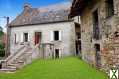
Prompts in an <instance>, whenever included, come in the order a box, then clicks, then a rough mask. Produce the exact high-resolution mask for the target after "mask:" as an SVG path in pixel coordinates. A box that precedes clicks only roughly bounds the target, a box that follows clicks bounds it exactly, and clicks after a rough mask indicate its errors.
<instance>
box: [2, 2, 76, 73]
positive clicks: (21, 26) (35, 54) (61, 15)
mask: <svg viewBox="0 0 119 79" xmlns="http://www.w3.org/2000/svg"><path fill="white" fill-rule="evenodd" d="M49 8H50V7H48V8H46V7H45V8H32V7H31V5H29V4H25V5H24V10H23V12H22V13H21V14H20V15H18V16H17V17H16V18H15V19H14V20H13V21H12V22H11V23H10V24H9V39H10V41H9V42H10V43H9V44H10V48H9V50H8V51H9V52H10V56H8V58H6V59H5V60H4V61H1V63H2V71H15V70H16V69H19V68H21V67H22V66H24V65H25V64H29V63H31V62H32V60H33V59H36V58H45V59H49V58H51V59H52V58H61V57H66V56H74V55H75V51H76V50H75V27H74V21H73V20H72V19H69V18H68V16H69V13H70V10H69V9H70V8H69V7H63V5H62V6H61V7H58V8H57V9H54V8H53V7H52V8H50V9H49Z"/></svg>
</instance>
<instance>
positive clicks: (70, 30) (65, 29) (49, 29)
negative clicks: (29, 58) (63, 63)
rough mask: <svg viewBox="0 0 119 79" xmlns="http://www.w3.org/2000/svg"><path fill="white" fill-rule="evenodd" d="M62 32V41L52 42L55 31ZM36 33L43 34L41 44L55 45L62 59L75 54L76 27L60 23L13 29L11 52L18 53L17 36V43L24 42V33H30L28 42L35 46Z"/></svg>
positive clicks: (71, 24) (72, 24) (67, 23)
mask: <svg viewBox="0 0 119 79" xmlns="http://www.w3.org/2000/svg"><path fill="white" fill-rule="evenodd" d="M57 30H59V31H61V40H59V41H54V40H52V38H53V37H52V34H51V33H53V31H57ZM35 32H41V34H42V35H41V36H42V37H41V43H51V44H54V47H55V49H59V50H60V51H61V53H60V57H63V56H70V55H74V54H75V27H74V23H73V22H60V23H49V24H39V25H29V26H20V27H12V28H11V36H10V45H11V46H10V52H11V53H14V52H15V51H16V49H17V48H18V47H17V44H15V43H14V41H15V36H14V35H15V34H16V40H17V43H20V42H23V33H28V41H29V42H30V43H32V44H34V37H35Z"/></svg>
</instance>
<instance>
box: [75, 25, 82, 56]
mask: <svg viewBox="0 0 119 79" xmlns="http://www.w3.org/2000/svg"><path fill="white" fill-rule="evenodd" d="M75 31H76V40H75V41H76V56H80V57H81V27H80V24H79V23H75Z"/></svg>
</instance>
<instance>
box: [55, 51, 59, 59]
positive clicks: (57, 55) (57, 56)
mask: <svg viewBox="0 0 119 79" xmlns="http://www.w3.org/2000/svg"><path fill="white" fill-rule="evenodd" d="M55 58H59V49H55Z"/></svg>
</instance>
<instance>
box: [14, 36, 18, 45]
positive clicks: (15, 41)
mask: <svg viewBox="0 0 119 79" xmlns="http://www.w3.org/2000/svg"><path fill="white" fill-rule="evenodd" d="M14 43H15V44H16V43H17V40H16V34H15V35H14Z"/></svg>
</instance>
